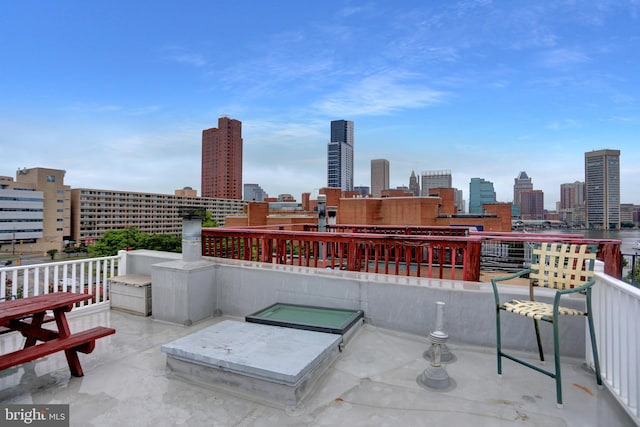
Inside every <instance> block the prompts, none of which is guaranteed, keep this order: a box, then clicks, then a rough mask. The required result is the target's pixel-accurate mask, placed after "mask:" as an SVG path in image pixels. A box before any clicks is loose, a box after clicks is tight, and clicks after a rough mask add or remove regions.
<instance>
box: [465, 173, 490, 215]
mask: <svg viewBox="0 0 640 427" xmlns="http://www.w3.org/2000/svg"><path fill="white" fill-rule="evenodd" d="M495 202H496V192H495V190H494V188H493V182H491V181H486V180H485V179H484V178H471V182H470V183H469V213H470V214H482V213H483V212H482V205H483V204H485V203H495Z"/></svg>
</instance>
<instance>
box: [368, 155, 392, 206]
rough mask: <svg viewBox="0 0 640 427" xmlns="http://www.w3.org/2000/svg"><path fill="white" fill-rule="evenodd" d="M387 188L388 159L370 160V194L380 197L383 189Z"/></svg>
mask: <svg viewBox="0 0 640 427" xmlns="http://www.w3.org/2000/svg"><path fill="white" fill-rule="evenodd" d="M388 189H389V160H386V159H374V160H371V195H372V196H373V197H381V196H382V191H383V190H388Z"/></svg>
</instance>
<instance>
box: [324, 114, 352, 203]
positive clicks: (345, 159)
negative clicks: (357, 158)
mask: <svg viewBox="0 0 640 427" xmlns="http://www.w3.org/2000/svg"><path fill="white" fill-rule="evenodd" d="M327 186H328V187H334V188H340V189H342V191H353V122H352V121H350V120H333V121H332V122H331V140H330V141H329V143H328V144H327Z"/></svg>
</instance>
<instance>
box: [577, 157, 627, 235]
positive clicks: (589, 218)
mask: <svg viewBox="0 0 640 427" xmlns="http://www.w3.org/2000/svg"><path fill="white" fill-rule="evenodd" d="M584 182H585V206H586V226H587V227H588V228H595V229H602V230H616V229H619V228H620V150H610V149H605V150H596V151H589V152H586V153H584Z"/></svg>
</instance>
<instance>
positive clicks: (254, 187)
mask: <svg viewBox="0 0 640 427" xmlns="http://www.w3.org/2000/svg"><path fill="white" fill-rule="evenodd" d="M268 197H269V195H268V194H267V193H266V192H265V191H264V190H263V189H262V187H260V185H258V184H245V185H244V200H248V201H255V202H262V201H264V199H266V198H268Z"/></svg>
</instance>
